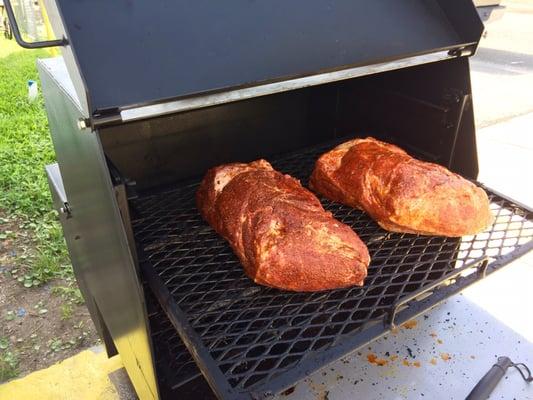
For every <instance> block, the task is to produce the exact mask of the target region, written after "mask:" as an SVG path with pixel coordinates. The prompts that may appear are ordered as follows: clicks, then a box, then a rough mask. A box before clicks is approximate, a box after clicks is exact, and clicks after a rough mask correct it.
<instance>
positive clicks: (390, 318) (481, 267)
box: [383, 257, 489, 329]
mask: <svg viewBox="0 0 533 400" xmlns="http://www.w3.org/2000/svg"><path fill="white" fill-rule="evenodd" d="M488 264H489V260H488V257H481V258H479V259H477V260H474V261H472V262H470V263H468V264H466V265H463V266H462V267H461V268H457V269H455V270H453V271H452V272H450V273H449V274H447V275H444V276H443V277H442V278H440V279H439V280H436V281H435V282H433V283H432V284H430V285H427V286H423V287H421V288H420V289H417V290H415V291H414V292H412V293H410V294H408V295H407V296H405V297H402V298H401V299H400V300H398V301H397V302H396V303H394V304H393V305H392V306H391V308H390V309H389V310H388V311H387V315H386V316H385V319H384V320H383V322H384V323H385V325H388V327H389V328H390V329H393V328H394V327H395V321H394V320H395V319H396V314H397V313H398V309H399V308H400V307H401V306H403V305H405V304H407V303H409V302H411V301H413V300H415V299H416V298H417V297H420V296H421V295H423V294H425V293H426V292H429V291H430V290H432V289H435V288H436V287H438V286H440V285H442V284H443V283H444V282H446V281H447V280H450V279H454V278H456V277H458V276H459V275H461V274H462V273H463V272H465V271H466V270H468V269H470V268H473V267H476V268H477V270H478V274H479V275H480V276H481V277H483V276H485V272H486V271H487V266H488Z"/></svg>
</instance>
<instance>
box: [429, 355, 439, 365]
mask: <svg viewBox="0 0 533 400" xmlns="http://www.w3.org/2000/svg"><path fill="white" fill-rule="evenodd" d="M429 362H430V363H431V364H433V365H437V359H436V358H435V357H433V358H432V359H431V360H430V361H429Z"/></svg>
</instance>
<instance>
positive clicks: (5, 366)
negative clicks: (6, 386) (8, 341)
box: [0, 350, 19, 382]
mask: <svg viewBox="0 0 533 400" xmlns="http://www.w3.org/2000/svg"><path fill="white" fill-rule="evenodd" d="M18 366H19V359H18V355H17V353H16V352H14V351H8V350H5V351H4V350H0V382H5V381H7V380H8V379H12V378H15V377H16V376H17V375H18V374H19V371H18Z"/></svg>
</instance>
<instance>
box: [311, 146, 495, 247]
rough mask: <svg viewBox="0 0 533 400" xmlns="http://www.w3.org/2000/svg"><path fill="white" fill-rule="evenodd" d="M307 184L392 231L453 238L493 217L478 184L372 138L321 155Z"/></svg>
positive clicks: (480, 228)
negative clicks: (363, 212) (364, 213)
mask: <svg viewBox="0 0 533 400" xmlns="http://www.w3.org/2000/svg"><path fill="white" fill-rule="evenodd" d="M310 182H311V183H310V186H311V189H313V190H314V191H316V192H318V193H321V194H322V195H324V196H325V197H327V198H329V199H331V200H333V201H337V202H339V203H343V204H346V205H348V206H351V207H356V208H360V209H362V210H364V211H366V212H367V213H368V214H370V216H371V217H372V218H374V220H376V221H377V222H378V224H379V225H380V226H381V227H382V228H384V229H387V230H389V231H393V232H407V233H418V234H425V235H439V236H451V237H458V236H463V235H470V234H475V233H478V232H480V231H483V230H484V229H485V228H486V227H487V226H488V225H490V224H491V223H492V221H493V216H492V214H491V211H490V207H489V199H488V197H487V194H486V193H485V192H484V191H483V190H482V189H481V188H479V187H477V186H476V185H474V184H473V183H471V182H469V181H467V180H466V179H464V178H462V177H461V176H459V175H457V174H454V173H452V172H450V171H449V170H447V169H446V168H444V167H442V166H440V165H437V164H433V163H428V162H423V161H420V160H416V159H414V158H412V157H411V156H409V155H408V154H407V153H406V152H405V151H403V150H402V149H400V148H399V147H397V146H394V145H392V144H389V143H385V142H381V141H379V140H376V139H373V138H366V139H354V140H351V141H348V142H346V143H343V144H341V145H339V146H337V147H336V148H334V149H333V150H331V151H329V152H327V153H325V154H323V155H322V156H321V157H320V158H319V159H318V161H317V162H316V164H315V169H314V171H313V174H312V176H311V181H310Z"/></svg>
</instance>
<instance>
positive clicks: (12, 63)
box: [0, 38, 72, 286]
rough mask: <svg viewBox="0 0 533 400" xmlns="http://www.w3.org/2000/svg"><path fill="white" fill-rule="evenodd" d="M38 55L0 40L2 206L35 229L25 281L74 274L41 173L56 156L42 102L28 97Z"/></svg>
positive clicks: (33, 282)
mask: <svg viewBox="0 0 533 400" xmlns="http://www.w3.org/2000/svg"><path fill="white" fill-rule="evenodd" d="M38 57H47V53H46V52H45V51H44V50H41V51H35V50H22V49H20V48H18V47H17V46H16V44H15V43H14V42H13V41H8V40H5V39H3V38H1V39H0V209H2V210H4V211H5V212H7V213H8V214H14V215H16V216H17V217H19V218H20V219H21V220H22V221H23V225H22V226H21V228H24V229H31V230H32V231H33V232H34V233H35V235H34V238H35V251H34V255H33V256H32V257H30V258H28V259H26V260H23V261H22V264H23V265H24V266H25V267H24V269H25V271H24V277H25V279H24V284H25V286H32V285H39V284H41V283H44V282H46V281H48V280H50V279H52V278H55V277H70V276H72V268H71V266H70V262H69V259H68V254H67V251H66V247H65V242H64V239H63V235H62V231H61V228H60V226H59V223H58V221H57V216H56V214H55V211H53V210H52V206H51V204H52V201H51V197H50V192H49V189H48V184H47V181H46V175H45V172H44V166H45V165H46V164H49V163H52V162H54V160H55V155H54V151H53V147H52V143H51V139H50V134H49V130H48V121H47V119H46V113H45V110H44V102H43V99H42V96H39V98H38V99H36V100H35V101H33V102H30V101H28V98H27V97H28V96H27V93H28V89H27V82H28V80H30V79H31V80H35V81H38V80H39V79H38V73H37V68H36V66H35V62H36V59H37V58H38ZM39 86H40V85H39ZM0 240H1V239H0Z"/></svg>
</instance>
